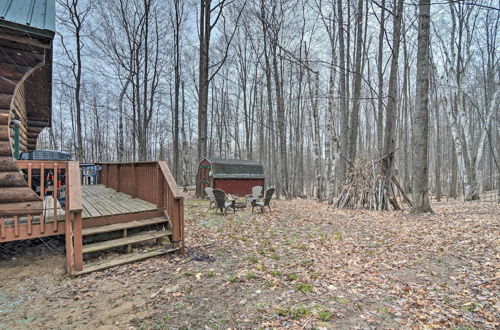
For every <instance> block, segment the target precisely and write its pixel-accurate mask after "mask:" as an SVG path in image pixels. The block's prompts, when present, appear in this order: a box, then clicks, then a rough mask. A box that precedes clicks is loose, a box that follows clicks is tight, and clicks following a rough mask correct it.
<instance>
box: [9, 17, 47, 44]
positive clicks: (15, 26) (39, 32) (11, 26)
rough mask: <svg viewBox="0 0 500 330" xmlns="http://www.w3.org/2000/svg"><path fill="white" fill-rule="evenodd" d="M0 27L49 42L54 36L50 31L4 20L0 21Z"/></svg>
mask: <svg viewBox="0 0 500 330" xmlns="http://www.w3.org/2000/svg"><path fill="white" fill-rule="evenodd" d="M0 27H4V28H8V29H12V30H16V31H20V32H24V33H27V34H34V35H36V36H38V37H44V38H48V39H51V40H52V39H54V36H55V34H56V33H55V32H54V31H51V30H45V29H43V30H42V29H37V28H34V27H32V26H29V25H23V24H19V23H14V22H11V21H7V20H5V19H0Z"/></svg>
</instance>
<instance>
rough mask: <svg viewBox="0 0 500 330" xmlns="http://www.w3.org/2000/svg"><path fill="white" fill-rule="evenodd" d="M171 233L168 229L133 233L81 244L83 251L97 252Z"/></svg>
mask: <svg viewBox="0 0 500 330" xmlns="http://www.w3.org/2000/svg"><path fill="white" fill-rule="evenodd" d="M171 234H172V233H171V232H170V231H169V230H159V231H150V232H146V233H144V234H138V235H133V236H128V237H122V238H118V239H113V240H109V241H104V242H98V243H92V244H87V245H84V246H83V253H90V252H97V251H102V250H107V249H111V248H115V247H119V246H124V245H128V244H134V243H139V242H144V241H149V240H151V239H155V238H161V237H165V236H168V235H171Z"/></svg>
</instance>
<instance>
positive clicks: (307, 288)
mask: <svg viewBox="0 0 500 330" xmlns="http://www.w3.org/2000/svg"><path fill="white" fill-rule="evenodd" d="M294 289H295V291H297V292H302V293H309V292H312V290H313V287H312V285H311V284H306V283H297V284H295V286H294Z"/></svg>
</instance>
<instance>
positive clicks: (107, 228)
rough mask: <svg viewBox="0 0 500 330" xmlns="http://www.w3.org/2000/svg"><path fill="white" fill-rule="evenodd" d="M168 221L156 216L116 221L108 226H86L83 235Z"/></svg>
mask: <svg viewBox="0 0 500 330" xmlns="http://www.w3.org/2000/svg"><path fill="white" fill-rule="evenodd" d="M166 222H168V219H167V218H166V217H156V218H152V219H146V220H137V221H131V222H125V223H116V224H113V225H107V226H101V227H92V228H85V229H84V230H83V232H82V234H83V236H87V235H95V234H103V233H109V232H112V231H118V230H123V229H132V228H138V227H144V226H150V225H158V224H161V223H166Z"/></svg>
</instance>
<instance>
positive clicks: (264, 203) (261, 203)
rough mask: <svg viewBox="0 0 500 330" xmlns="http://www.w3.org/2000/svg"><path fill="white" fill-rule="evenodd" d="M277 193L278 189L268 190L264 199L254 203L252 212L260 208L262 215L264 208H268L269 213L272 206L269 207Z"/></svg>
mask: <svg viewBox="0 0 500 330" xmlns="http://www.w3.org/2000/svg"><path fill="white" fill-rule="evenodd" d="M275 191H276V189H274V188H269V189H267V190H266V193H265V194H264V199H261V200H258V201H254V202H252V212H253V209H254V207H256V206H260V212H262V213H264V208H265V207H266V206H267V207H268V208H269V211H271V206H270V205H269V203H270V202H271V198H272V197H273V194H274V192H275Z"/></svg>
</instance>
